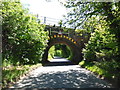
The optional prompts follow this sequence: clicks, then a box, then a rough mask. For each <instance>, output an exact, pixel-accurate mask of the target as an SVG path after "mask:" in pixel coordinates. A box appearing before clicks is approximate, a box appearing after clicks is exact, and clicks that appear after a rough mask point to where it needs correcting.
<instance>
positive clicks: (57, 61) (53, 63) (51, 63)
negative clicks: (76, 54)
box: [43, 56, 75, 66]
mask: <svg viewBox="0 0 120 90" xmlns="http://www.w3.org/2000/svg"><path fill="white" fill-rule="evenodd" d="M66 65H75V64H74V63H73V62H71V61H70V60H67V59H66V58H61V57H57V56H56V57H54V59H53V60H50V61H49V62H46V63H43V66H66Z"/></svg>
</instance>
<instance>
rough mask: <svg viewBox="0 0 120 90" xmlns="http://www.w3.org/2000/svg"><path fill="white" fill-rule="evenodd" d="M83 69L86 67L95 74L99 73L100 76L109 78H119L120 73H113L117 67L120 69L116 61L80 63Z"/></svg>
mask: <svg viewBox="0 0 120 90" xmlns="http://www.w3.org/2000/svg"><path fill="white" fill-rule="evenodd" d="M79 65H80V66H81V67H84V68H86V69H88V70H90V71H92V72H94V73H97V74H98V75H99V76H103V77H107V78H117V77H118V76H119V75H120V73H119V72H117V71H113V70H115V69H116V67H119V66H118V64H117V62H116V61H115V60H112V61H110V62H109V61H103V62H96V61H94V62H88V61H85V60H83V61H81V62H80V63H79Z"/></svg>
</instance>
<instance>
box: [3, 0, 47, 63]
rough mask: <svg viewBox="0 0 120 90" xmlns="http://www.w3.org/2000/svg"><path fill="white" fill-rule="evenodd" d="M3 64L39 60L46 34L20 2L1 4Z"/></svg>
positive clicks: (44, 44)
mask: <svg viewBox="0 0 120 90" xmlns="http://www.w3.org/2000/svg"><path fill="white" fill-rule="evenodd" d="M2 6H3V8H2V13H3V14H2V19H3V22H2V27H3V28H2V29H3V30H2V35H3V36H2V39H3V40H2V41H3V43H2V47H3V48H2V49H3V62H11V64H14V65H16V64H18V63H19V64H33V63H38V62H40V60H41V57H42V54H43V50H44V49H45V47H46V45H47V42H46V40H47V38H48V36H47V32H45V31H44V26H43V25H40V23H39V22H37V18H36V17H35V16H34V15H31V14H29V13H28V11H27V10H25V9H23V8H22V5H21V3H20V2H11V1H9V2H2Z"/></svg>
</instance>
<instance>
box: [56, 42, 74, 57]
mask: <svg viewBox="0 0 120 90" xmlns="http://www.w3.org/2000/svg"><path fill="white" fill-rule="evenodd" d="M71 55H72V52H71V49H70V48H69V47H68V46H66V45H64V44H56V45H55V56H60V57H63V58H69V57H71Z"/></svg>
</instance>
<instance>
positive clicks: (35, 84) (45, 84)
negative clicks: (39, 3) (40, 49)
mask: <svg viewBox="0 0 120 90" xmlns="http://www.w3.org/2000/svg"><path fill="white" fill-rule="evenodd" d="M60 62H61V63H62V64H60ZM57 63H59V64H57ZM64 63H65V64H64ZM68 63H70V64H68ZM66 64H67V65H66ZM110 87H111V85H110V84H108V83H107V82H105V81H104V80H101V79H99V78H96V77H95V75H93V73H91V72H90V71H88V70H86V69H84V68H81V67H80V66H79V65H73V64H71V62H70V61H68V60H66V59H64V58H58V57H56V58H55V59H53V60H52V61H51V64H47V65H45V66H42V67H39V68H37V69H35V70H33V71H32V72H30V74H29V76H26V77H25V78H23V79H22V80H19V81H18V82H17V83H16V84H15V85H13V86H12V87H11V88H110Z"/></svg>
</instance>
